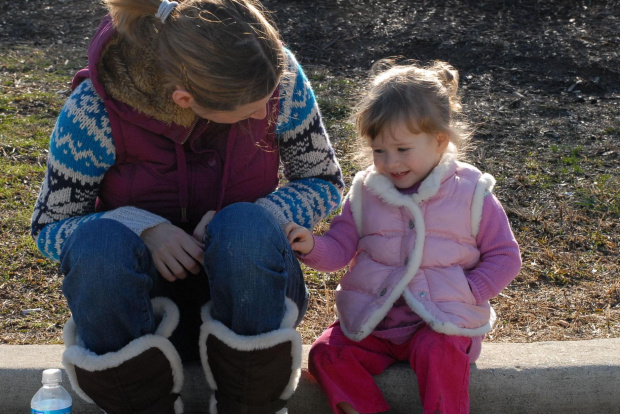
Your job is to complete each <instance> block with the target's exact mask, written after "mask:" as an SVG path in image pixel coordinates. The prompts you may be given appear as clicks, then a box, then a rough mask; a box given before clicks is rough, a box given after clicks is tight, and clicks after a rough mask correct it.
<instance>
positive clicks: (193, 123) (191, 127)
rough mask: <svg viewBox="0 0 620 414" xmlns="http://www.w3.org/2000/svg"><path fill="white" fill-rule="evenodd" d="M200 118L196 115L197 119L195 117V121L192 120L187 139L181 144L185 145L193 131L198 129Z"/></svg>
mask: <svg viewBox="0 0 620 414" xmlns="http://www.w3.org/2000/svg"><path fill="white" fill-rule="evenodd" d="M199 119H200V118H198V117H196V119H194V122H192V125H191V126H190V127H189V132H188V133H187V135H186V136H185V139H184V140H183V141H181V145H185V143H186V142H187V140H188V139H189V137H191V136H192V133H193V132H194V129H196V125H197V124H198V120H199Z"/></svg>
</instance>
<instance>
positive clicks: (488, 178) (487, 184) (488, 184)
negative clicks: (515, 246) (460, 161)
mask: <svg viewBox="0 0 620 414" xmlns="http://www.w3.org/2000/svg"><path fill="white" fill-rule="evenodd" d="M494 186H495V178H493V176H492V175H491V174H487V173H484V174H482V177H480V179H479V180H478V184H477V185H476V192H475V194H474V200H473V201H472V205H471V232H472V236H474V237H476V236H477V235H478V230H480V221H481V220H482V206H483V205H484V197H485V196H486V194H487V193H490V192H491V191H493V187H494Z"/></svg>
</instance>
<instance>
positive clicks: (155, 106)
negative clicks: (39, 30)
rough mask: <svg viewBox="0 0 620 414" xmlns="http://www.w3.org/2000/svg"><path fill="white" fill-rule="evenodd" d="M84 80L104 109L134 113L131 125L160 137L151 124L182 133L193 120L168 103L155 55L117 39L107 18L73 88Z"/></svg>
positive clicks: (169, 92)
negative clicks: (91, 83) (85, 67)
mask: <svg viewBox="0 0 620 414" xmlns="http://www.w3.org/2000/svg"><path fill="white" fill-rule="evenodd" d="M87 77H88V78H90V79H91V81H92V82H93V86H94V88H95V90H96V91H97V93H98V94H99V95H100V96H101V97H102V98H103V99H104V100H105V102H106V106H107V107H108V109H109V108H110V107H112V108H114V109H115V110H116V111H117V112H118V113H120V114H124V115H125V116H129V115H128V113H129V112H135V113H134V114H133V115H131V116H132V122H134V123H139V124H143V126H144V127H145V128H147V129H150V130H154V129H159V131H158V132H160V133H163V131H162V130H163V129H166V128H165V127H162V126H154V125H153V120H156V121H159V122H162V123H164V124H166V125H175V124H176V125H177V126H180V127H183V129H185V128H188V127H189V126H191V125H192V124H193V122H194V120H195V119H196V118H197V117H196V115H195V114H194V112H193V111H192V110H191V109H183V108H181V107H179V106H178V105H176V104H175V103H174V101H173V100H172V90H171V89H170V87H168V86H167V85H166V82H165V80H164V77H163V75H162V73H161V71H160V69H159V59H158V57H157V56H156V55H155V53H154V52H153V51H152V50H150V49H144V48H139V47H138V46H136V45H133V44H131V43H130V42H129V41H128V40H127V39H126V38H124V37H123V36H121V35H120V34H119V33H118V32H117V31H116V29H115V28H114V25H113V23H112V21H111V19H110V17H109V16H106V17H105V18H104V19H103V20H102V21H101V24H100V25H99V29H98V30H97V33H96V34H95V36H94V37H93V40H92V42H91V44H90V46H89V49H88V68H87V69H85V70H83V71H80V72H79V73H78V74H77V75H76V78H74V80H73V87H76V86H77V84H79V82H81V81H82V80H84V78H87ZM132 109H133V110H135V111H132ZM138 115H141V116H138ZM170 132H172V131H170ZM164 135H168V136H171V135H172V136H173V135H175V134H174V133H170V134H165V133H164Z"/></svg>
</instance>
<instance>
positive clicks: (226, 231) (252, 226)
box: [205, 203, 286, 249]
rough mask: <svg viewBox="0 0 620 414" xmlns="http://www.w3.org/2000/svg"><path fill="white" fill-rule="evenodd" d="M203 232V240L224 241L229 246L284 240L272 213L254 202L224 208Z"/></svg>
mask: <svg viewBox="0 0 620 414" xmlns="http://www.w3.org/2000/svg"><path fill="white" fill-rule="evenodd" d="M206 235H207V236H206V239H205V242H206V243H210V242H212V241H218V240H227V241H228V246H227V247H228V248H231V249H243V248H244V247H245V246H252V245H256V244H257V243H263V242H266V241H270V242H272V243H273V241H274V240H277V241H279V242H283V241H285V239H286V238H285V237H284V232H283V230H282V228H281V227H280V226H279V225H278V223H277V221H276V220H275V218H274V217H273V215H272V214H271V213H269V212H268V211H267V210H266V209H265V208H264V207H262V206H259V205H258V204H255V203H235V204H231V205H229V206H227V207H225V208H223V209H222V210H221V211H219V212H218V213H217V214H216V215H215V216H214V217H213V219H212V220H211V223H209V225H208V226H207V231H206Z"/></svg>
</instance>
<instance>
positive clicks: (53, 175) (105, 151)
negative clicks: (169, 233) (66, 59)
mask: <svg viewBox="0 0 620 414" xmlns="http://www.w3.org/2000/svg"><path fill="white" fill-rule="evenodd" d="M115 159H116V152H115V147H114V141H113V139H112V130H111V128H110V121H109V118H108V116H107V112H106V110H105V106H104V104H103V101H102V100H101V98H100V97H99V95H97V93H96V92H95V90H94V88H93V86H92V82H90V80H86V81H84V82H82V83H81V84H80V85H79V86H78V87H77V88H76V89H75V90H74V91H73V93H72V94H71V96H70V97H69V99H67V102H66V103H65V105H64V107H63V109H62V111H61V112H60V115H59V116H58V119H57V121H56V125H55V126H54V129H53V131H52V134H51V136H50V150H49V157H48V161H47V170H46V172H45V178H44V180H43V184H42V185H41V190H40V192H39V196H38V198H37V201H36V204H35V207H34V211H33V214H32V219H31V235H32V237H33V238H34V239H35V241H36V244H37V247H38V248H39V250H40V251H41V253H42V254H43V255H44V256H46V257H47V258H49V259H52V260H56V261H58V260H59V256H60V252H61V250H62V247H63V244H64V241H65V240H66V239H67V237H69V236H70V235H71V233H72V232H73V231H74V230H75V229H76V228H77V227H78V226H79V225H80V224H82V223H84V222H86V221H90V220H96V219H98V218H109V219H113V220H117V221H119V222H121V223H123V224H125V225H126V226H127V227H129V228H130V229H132V230H133V231H134V232H136V233H137V234H140V233H141V232H142V231H143V230H144V229H146V228H149V227H152V226H154V225H156V224H159V223H161V222H163V221H167V220H165V219H163V218H162V217H159V216H157V215H154V214H151V213H149V212H147V211H144V210H141V209H137V208H135V207H121V208H119V209H116V210H112V211H109V212H104V213H97V212H95V203H96V201H97V195H98V193H99V188H100V186H101V182H102V180H103V177H104V175H105V173H106V172H107V171H108V169H109V168H110V167H111V166H112V165H113V164H114V162H115Z"/></svg>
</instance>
